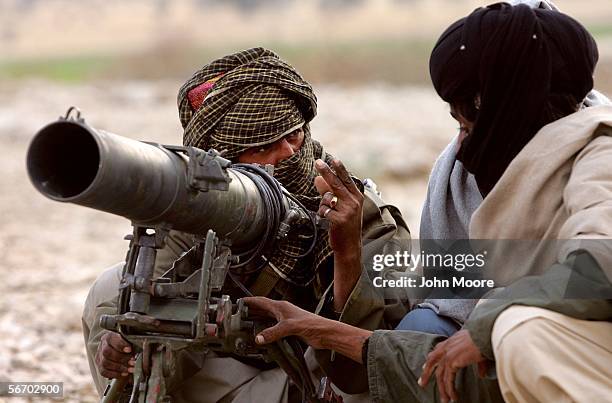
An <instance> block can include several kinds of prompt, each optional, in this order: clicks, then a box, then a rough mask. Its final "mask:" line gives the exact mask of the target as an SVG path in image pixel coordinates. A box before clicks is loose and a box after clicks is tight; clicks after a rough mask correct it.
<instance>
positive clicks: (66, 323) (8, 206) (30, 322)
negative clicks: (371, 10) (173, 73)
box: [0, 81, 456, 402]
mask: <svg viewBox="0 0 612 403" xmlns="http://www.w3.org/2000/svg"><path fill="white" fill-rule="evenodd" d="M178 86H179V83H176V82H100V83H96V84H82V85H63V84H57V83H51V82H45V81H28V82H21V83H3V85H2V86H0V144H1V145H2V157H1V158H0V172H2V174H1V175H0V188H1V189H2V196H1V198H0V213H1V214H0V217H1V219H0V262H1V263H0V274H1V275H2V280H3V281H1V282H0V295H2V298H0V339H1V340H2V343H0V381H8V380H11V381H38V382H42V381H49V382H51V381H56V382H64V400H65V401H79V402H86V401H95V400H97V399H96V394H95V389H94V387H93V383H92V382H91V381H90V377H89V368H88V365H87V360H86V357H85V353H84V343H83V339H82V335H81V320H80V318H81V310H82V305H83V302H84V300H85V297H86V295H87V291H88V289H89V286H90V285H91V284H92V282H93V281H94V280H95V278H96V276H98V275H99V273H101V271H102V270H103V269H104V268H105V267H107V266H109V265H111V264H113V263H115V262H118V261H120V260H122V259H123V257H124V256H125V252H126V248H127V242H126V241H124V240H123V236H124V235H125V234H127V233H129V232H130V225H129V222H128V221H127V220H125V219H123V218H120V217H116V216H112V215H110V214H106V213H101V212H98V211H94V210H91V209H87V208H84V207H80V206H74V205H68V204H61V203H57V202H54V201H51V200H48V199H46V198H45V197H43V196H42V195H40V194H38V193H37V192H36V190H35V189H34V188H33V186H32V185H31V183H30V181H29V179H28V177H27V173H26V170H25V156H26V150H27V146H28V143H29V141H30V139H31V138H32V136H33V135H34V133H35V132H36V131H37V130H38V129H39V128H41V127H42V126H43V125H44V124H46V123H48V122H51V121H53V120H55V119H56V118H57V117H58V116H59V115H62V114H63V113H64V111H65V110H66V108H67V107H68V106H70V105H76V106H78V107H80V108H81V110H82V111H83V114H84V116H85V118H86V119H87V121H88V122H89V123H90V124H91V125H93V126H94V127H97V128H103V129H105V130H108V131H112V132H115V133H117V134H121V135H124V136H128V137H132V138H136V139H141V140H149V141H157V142H161V143H166V144H177V143H180V141H181V131H180V125H179V123H178V118H177V114H176V106H175V102H176V101H175V93H176V89H177V88H178ZM316 90H317V95H318V97H319V115H318V116H317V117H316V118H315V120H314V122H313V123H312V133H313V136H314V137H315V138H317V139H319V140H320V141H321V142H322V143H323V144H324V145H325V146H326V148H327V150H328V151H329V152H331V153H332V154H335V155H337V156H338V157H340V158H342V159H343V160H344V161H345V162H346V164H347V165H348V166H349V167H351V168H352V169H353V170H354V171H355V172H356V173H358V174H359V175H362V176H369V177H372V178H374V180H375V181H376V182H377V183H378V184H379V187H380V188H381V190H382V191H383V196H384V197H385V198H386V199H388V200H389V201H391V202H394V203H395V204H396V205H398V207H399V208H400V209H401V210H402V212H403V213H404V215H405V218H406V220H407V222H408V223H409V225H410V227H411V229H412V230H413V232H414V233H415V234H416V232H418V220H419V215H420V213H419V210H420V205H421V203H422V200H423V198H424V195H425V189H426V187H425V186H426V185H425V184H426V177H427V173H428V171H429V169H430V168H431V165H432V164H433V161H434V160H435V157H436V156H437V155H438V154H439V152H440V151H441V150H442V149H443V148H444V146H445V145H446V144H447V143H448V141H449V140H450V139H451V138H452V137H453V135H454V133H455V131H456V124H455V123H454V122H453V120H452V119H451V118H450V116H449V115H448V110H447V109H446V106H445V105H444V104H443V103H442V102H441V101H439V100H438V99H437V97H436V96H435V94H434V93H433V91H432V90H430V89H421V88H410V87H399V88H398V87H389V86H384V85H374V86H368V87H363V88H341V87H335V86H325V87H320V88H316ZM77 169H78V167H76V166H75V170H77ZM17 401H20V400H18V399H11V402H17ZM35 401H37V402H39V401H42V400H41V399H37V400H35Z"/></svg>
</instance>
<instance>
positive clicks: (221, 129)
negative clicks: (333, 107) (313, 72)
mask: <svg viewBox="0 0 612 403" xmlns="http://www.w3.org/2000/svg"><path fill="white" fill-rule="evenodd" d="M178 107H179V114H180V119H181V124H182V125H183V128H184V138H183V143H184V144H185V145H191V146H196V147H199V148H203V149H209V148H215V149H217V150H219V151H221V150H227V154H226V155H225V156H226V157H227V158H229V159H232V158H234V157H236V156H237V155H238V154H240V153H241V152H242V151H245V150H246V149H248V148H251V147H257V146H261V145H264V144H269V143H272V142H274V141H276V140H278V139H280V138H281V137H283V136H285V135H287V134H289V133H290V132H291V131H293V130H295V129H297V128H299V127H302V125H304V124H305V123H308V122H309V121H311V120H312V119H313V118H314V117H315V115H316V112H317V98H316V96H315V95H314V92H313V90H312V87H311V86H310V84H308V83H307V82H306V81H305V80H304V79H303V78H302V77H301V76H300V74H299V73H298V72H297V71H296V70H295V69H294V68H293V67H292V66H290V65H289V64H287V63H286V62H284V61H282V60H281V59H280V58H279V57H278V56H277V55H276V54H275V53H274V52H272V51H270V50H267V49H264V48H253V49H248V50H244V51H241V52H238V53H235V54H232V55H229V56H226V57H223V58H221V59H218V60H215V61H214V62H212V63H210V64H208V65H206V66H204V67H203V68H202V69H200V70H199V71H197V72H196V73H195V74H194V75H193V76H192V77H191V78H190V79H189V80H188V81H187V82H186V83H185V84H184V85H183V86H182V87H181V89H180V91H179V95H178Z"/></svg>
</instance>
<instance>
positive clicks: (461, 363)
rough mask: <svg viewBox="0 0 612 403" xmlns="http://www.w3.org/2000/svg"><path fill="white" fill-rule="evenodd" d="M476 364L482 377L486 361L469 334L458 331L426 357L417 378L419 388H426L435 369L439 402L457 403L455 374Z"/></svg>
mask: <svg viewBox="0 0 612 403" xmlns="http://www.w3.org/2000/svg"><path fill="white" fill-rule="evenodd" d="M476 363H478V370H479V373H480V376H481V377H482V376H484V374H485V371H486V364H487V362H486V359H485V358H484V357H483V356H482V354H481V353H480V350H479V349H478V347H477V346H476V345H475V344H474V342H473V341H472V338H471V337H470V332H468V331H467V330H460V331H458V332H457V333H455V334H454V335H452V336H451V337H449V338H448V339H447V340H445V341H443V342H441V343H438V345H436V347H435V348H434V349H433V351H432V352H430V353H429V354H428V355H427V361H425V365H424V366H423V374H422V375H421V377H420V378H419V385H420V386H421V387H425V386H427V383H428V382H429V378H430V377H431V374H432V372H433V371H434V369H435V373H436V381H437V385H438V391H439V392H440V400H441V401H442V402H448V401H450V400H453V401H457V400H458V397H457V391H456V390H455V374H456V373H457V371H458V370H459V369H461V368H463V367H467V366H468V365H471V364H476Z"/></svg>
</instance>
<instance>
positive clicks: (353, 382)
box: [315, 196, 411, 394]
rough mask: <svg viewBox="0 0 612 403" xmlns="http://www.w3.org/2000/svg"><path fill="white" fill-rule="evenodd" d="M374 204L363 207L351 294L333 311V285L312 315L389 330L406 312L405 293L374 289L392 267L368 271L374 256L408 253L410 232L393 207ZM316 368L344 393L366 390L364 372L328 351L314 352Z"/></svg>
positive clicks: (368, 200)
mask: <svg viewBox="0 0 612 403" xmlns="http://www.w3.org/2000/svg"><path fill="white" fill-rule="evenodd" d="M377 200H378V202H379V203H378V204H375V202H374V201H373V197H372V196H370V197H369V198H366V204H365V205H364V223H363V244H364V246H363V248H362V273H361V276H360V278H359V280H358V282H357V285H356V286H355V288H354V289H353V291H352V292H351V294H350V296H349V298H348V300H347V302H346V304H345V305H344V307H343V309H342V312H339V313H335V312H334V311H333V302H332V301H331V295H333V284H332V285H331V286H330V287H329V288H328V289H327V291H326V292H325V294H324V296H323V298H322V299H321V300H320V302H319V306H318V307H317V310H316V313H317V314H319V315H321V316H326V317H329V318H331V319H336V320H340V321H341V322H344V323H347V324H349V325H353V326H356V327H359V328H361V329H367V330H375V329H389V328H392V327H393V326H394V325H395V324H396V322H399V320H401V318H402V317H403V316H404V315H405V314H406V313H407V312H408V309H409V305H410V303H411V301H410V300H409V298H408V296H407V294H406V292H405V290H403V289H402V290H399V289H398V290H384V289H379V288H375V287H374V286H373V284H372V280H373V278H374V277H375V276H381V277H383V278H394V276H395V275H396V273H395V271H396V268H395V267H389V268H385V269H384V270H383V271H379V272H375V271H373V270H372V258H373V256H374V255H375V254H394V253H395V252H396V251H401V252H403V251H408V252H409V251H410V232H409V231H408V229H407V228H406V224H405V223H404V222H403V219H402V218H401V215H399V212H398V211H397V210H396V209H395V208H394V207H393V206H387V205H384V204H382V202H381V201H380V199H377ZM315 355H316V358H317V361H318V363H319V365H321V367H322V368H323V370H324V371H325V373H326V374H327V376H329V377H330V379H331V380H332V381H333V382H334V384H335V385H336V386H338V387H339V388H340V389H341V390H343V391H344V392H346V393H351V394H353V393H362V392H365V391H366V390H367V389H368V380H367V371H366V368H365V366H364V365H362V364H358V363H356V362H355V361H353V360H351V359H349V358H347V357H344V356H342V355H341V354H337V353H335V352H333V351H329V350H317V351H316V352H315Z"/></svg>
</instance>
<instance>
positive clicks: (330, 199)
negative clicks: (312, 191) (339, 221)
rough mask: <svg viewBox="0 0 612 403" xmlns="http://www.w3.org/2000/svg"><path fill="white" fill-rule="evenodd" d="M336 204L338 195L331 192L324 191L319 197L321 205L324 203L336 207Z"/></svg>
mask: <svg viewBox="0 0 612 403" xmlns="http://www.w3.org/2000/svg"><path fill="white" fill-rule="evenodd" d="M337 204H338V196H336V195H335V194H333V193H332V192H325V194H324V195H323V197H322V198H321V205H322V206H323V205H325V206H328V207H331V208H334V207H336V205H337Z"/></svg>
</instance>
